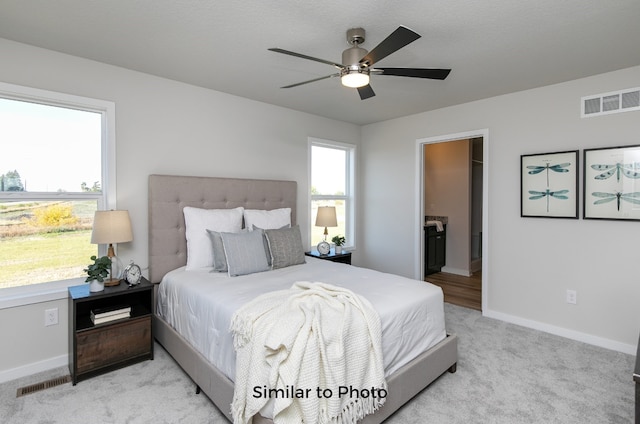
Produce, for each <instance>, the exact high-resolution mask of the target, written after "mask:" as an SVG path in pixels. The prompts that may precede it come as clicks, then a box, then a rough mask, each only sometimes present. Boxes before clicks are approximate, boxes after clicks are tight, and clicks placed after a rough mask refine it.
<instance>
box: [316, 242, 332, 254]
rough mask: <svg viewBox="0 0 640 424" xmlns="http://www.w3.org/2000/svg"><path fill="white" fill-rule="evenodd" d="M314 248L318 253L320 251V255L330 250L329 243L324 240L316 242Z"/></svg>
mask: <svg viewBox="0 0 640 424" xmlns="http://www.w3.org/2000/svg"><path fill="white" fill-rule="evenodd" d="M316 248H317V249H318V253H320V254H321V255H328V254H329V252H330V251H331V245H330V244H329V243H327V242H326V241H321V242H320V243H318V245H317V246H316Z"/></svg>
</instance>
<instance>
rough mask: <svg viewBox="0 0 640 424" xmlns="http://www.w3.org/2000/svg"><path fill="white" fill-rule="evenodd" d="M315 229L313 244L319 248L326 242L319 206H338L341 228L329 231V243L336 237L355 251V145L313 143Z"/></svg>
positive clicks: (311, 190)
mask: <svg viewBox="0 0 640 424" xmlns="http://www.w3.org/2000/svg"><path fill="white" fill-rule="evenodd" d="M309 149H310V178H309V180H310V182H311V187H310V198H311V208H310V209H311V221H310V224H311V229H310V234H311V237H309V240H311V245H312V246H315V245H316V244H318V243H319V242H320V241H322V239H323V238H324V234H323V233H324V227H316V226H315V222H316V214H317V213H318V206H335V208H336V215H337V218H338V227H337V228H335V227H331V228H327V230H328V232H329V236H328V237H327V241H329V242H331V238H332V237H334V236H336V235H343V236H345V238H346V240H347V241H346V245H347V246H348V247H350V248H353V247H355V200H354V199H355V190H354V180H355V179H354V175H355V154H356V153H355V152H356V147H355V146H354V145H351V144H344V143H338V142H333V141H326V140H319V139H310V140H309Z"/></svg>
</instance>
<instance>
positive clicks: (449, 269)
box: [441, 266, 471, 277]
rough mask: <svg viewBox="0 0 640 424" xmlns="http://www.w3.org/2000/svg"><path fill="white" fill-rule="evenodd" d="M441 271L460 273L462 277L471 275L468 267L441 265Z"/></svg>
mask: <svg viewBox="0 0 640 424" xmlns="http://www.w3.org/2000/svg"><path fill="white" fill-rule="evenodd" d="M441 271H442V272H446V273H449V274H456V275H462V276H463V277H471V273H470V272H469V270H468V269H460V268H452V267H449V266H443V267H442V270H441Z"/></svg>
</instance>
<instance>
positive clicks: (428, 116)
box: [360, 67, 640, 354]
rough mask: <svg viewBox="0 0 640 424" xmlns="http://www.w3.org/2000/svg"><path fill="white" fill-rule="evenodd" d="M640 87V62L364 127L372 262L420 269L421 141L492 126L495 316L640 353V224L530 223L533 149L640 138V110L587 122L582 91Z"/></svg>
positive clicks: (491, 300)
mask: <svg viewBox="0 0 640 424" xmlns="http://www.w3.org/2000/svg"><path fill="white" fill-rule="evenodd" d="M639 84H640V67H634V68H629V69H625V70H621V71H617V72H611V73H607V74H603V75H597V76H594V77H590V78H584V79H580V80H575V81H570V82H567V83H563V84H558V85H553V86H548V87H543V88H539V89H534V90H529V91H524V92H518V93H512V94H508V95H504V96H500V97H495V98H491V99H487V100H482V101H477V102H473V103H468V104H464V105H459V106H455V107H450V108H445V109H440V110H436V111H432V112H427V113H422V114H418V115H413V116H408V117H403V118H399V119H395V120H391V121H385V122H380V123H376V124H371V125H367V126H364V127H363V130H362V147H361V150H360V151H361V163H362V165H361V174H362V181H364V187H361V194H362V203H361V207H362V209H363V210H366V211H367V213H366V214H365V216H364V217H363V222H362V226H363V228H365V229H366V228H374V229H376V230H375V231H366V232H364V234H363V238H362V239H361V240H360V243H361V244H360V247H361V251H360V254H361V255H362V257H363V258H364V263H363V265H365V266H370V267H371V268H376V269H379V270H382V271H386V272H392V273H397V274H402V275H406V276H411V277H413V276H414V275H413V271H414V270H415V269H416V261H418V260H419V257H418V254H417V253H416V252H415V244H414V236H415V232H416V231H419V229H418V228H414V227H415V219H414V215H415V212H414V211H415V207H416V206H415V205H416V202H418V201H419V200H418V199H415V182H416V166H415V164H416V140H418V139H422V138H427V137H439V136H444V135H447V134H454V133H460V132H467V131H475V130H479V129H485V128H487V129H488V132H489V140H488V141H489V142H488V143H485V148H488V149H489V152H488V157H489V163H488V166H489V178H488V181H487V182H486V183H487V184H488V185H489V199H488V202H489V210H488V214H489V216H488V225H489V232H488V233H485V234H484V237H485V238H488V251H487V252H484V254H485V255H488V260H489V263H488V265H489V270H488V273H485V272H484V271H483V278H484V279H485V280H486V287H487V289H488V299H487V304H486V305H485V310H484V313H485V314H487V315H490V316H494V317H499V318H502V319H506V320H509V321H513V322H517V323H520V324H524V325H528V326H531V327H535V328H540V329H543V330H547V331H550V332H554V333H557V334H562V335H565V336H569V337H572V338H576V339H579V340H584V341H588V342H591V343H594V344H599V345H603V346H606V347H610V348H613V349H617V350H621V351H626V352H628V353H633V354H635V346H636V344H637V342H638V330H639V326H640V306H639V305H638V299H640V273H639V270H638V265H637V264H638V263H639V261H640V249H639V248H638V239H639V237H640V223H638V222H622V221H597V220H582V219H580V220H566V219H540V218H537V219H534V218H521V217H520V209H519V207H520V178H519V172H520V171H519V167H520V155H522V154H529V153H545V152H557V151H565V150H574V149H580V150H582V149H585V148H595V147H606V146H611V147H613V146H619V145H630V144H640V112H627V113H620V114H615V115H608V116H602V117H595V118H589V119H581V118H580V97H581V96H586V95H590V94H598V93H604V92H608V91H615V90H621V89H625V88H632V87H637V86H638V85H639ZM580 161H582V152H580ZM580 166H582V165H580ZM380 169H385V172H384V173H381V172H380ZM580 187H581V188H580V190H582V181H580ZM362 189H364V190H362ZM387 204H393V205H395V207H393V208H389V207H384V205H387ZM389 223H393V225H389ZM391 238H392V239H393V240H394V248H393V249H381V248H380V246H384V245H385V244H386V243H387V242H388V240H389V239H391ZM567 289H574V290H576V291H577V293H578V304H577V305H569V304H567V303H566V301H565V293H566V290H567Z"/></svg>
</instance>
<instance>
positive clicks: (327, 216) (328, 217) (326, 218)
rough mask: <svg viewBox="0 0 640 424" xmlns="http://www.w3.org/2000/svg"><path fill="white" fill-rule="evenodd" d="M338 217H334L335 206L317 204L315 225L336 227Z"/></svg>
mask: <svg viewBox="0 0 640 424" xmlns="http://www.w3.org/2000/svg"><path fill="white" fill-rule="evenodd" d="M337 226H338V219H337V218H336V208H335V206H318V214H317V215H316V227H337Z"/></svg>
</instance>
